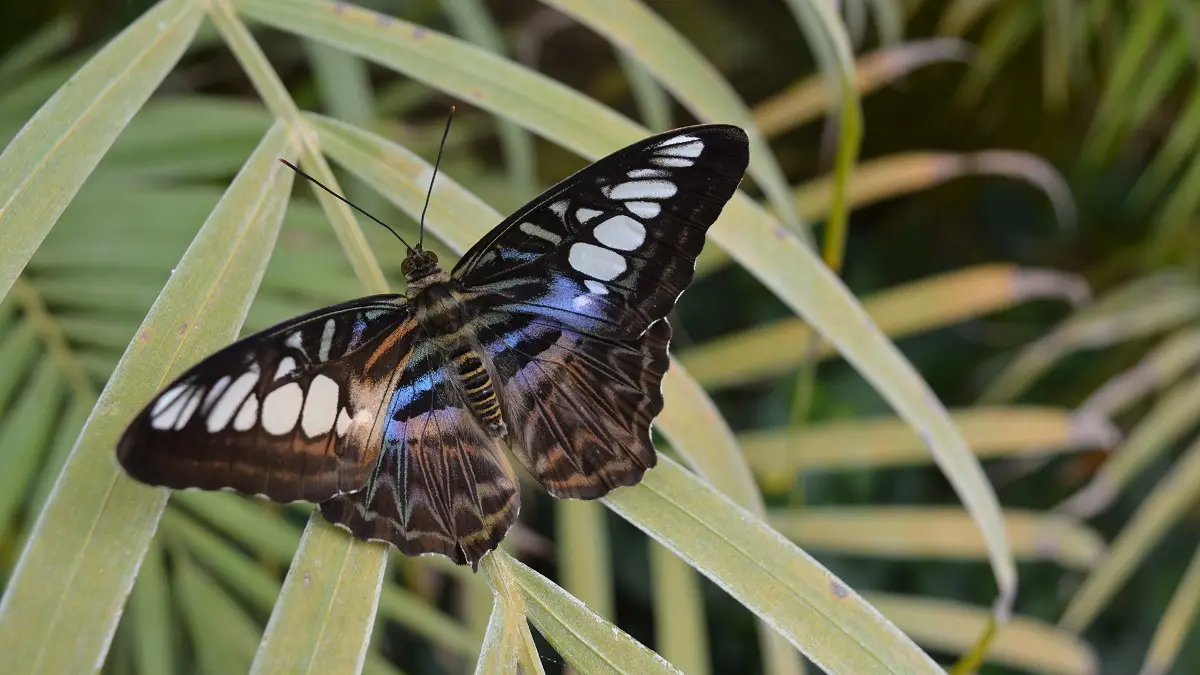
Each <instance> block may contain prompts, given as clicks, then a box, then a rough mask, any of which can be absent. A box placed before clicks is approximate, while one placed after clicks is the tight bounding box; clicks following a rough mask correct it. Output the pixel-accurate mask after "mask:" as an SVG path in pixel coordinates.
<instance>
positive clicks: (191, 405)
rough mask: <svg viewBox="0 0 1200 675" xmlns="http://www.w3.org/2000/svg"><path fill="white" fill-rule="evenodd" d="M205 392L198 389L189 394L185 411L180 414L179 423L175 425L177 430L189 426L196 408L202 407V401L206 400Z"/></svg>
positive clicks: (184, 405)
mask: <svg viewBox="0 0 1200 675" xmlns="http://www.w3.org/2000/svg"><path fill="white" fill-rule="evenodd" d="M203 394H204V390H203V389H201V388H199V387H196V388H193V389H192V390H191V391H189V392H188V393H187V395H188V399H187V402H185V403H184V404H183V410H182V411H181V412H180V413H179V421H178V422H176V423H175V429H176V430H179V429H182V428H184V427H185V426H187V423H188V422H189V421H190V420H191V419H192V415H193V414H195V412H196V408H199V407H200V400H201V399H203V398H204V396H203Z"/></svg>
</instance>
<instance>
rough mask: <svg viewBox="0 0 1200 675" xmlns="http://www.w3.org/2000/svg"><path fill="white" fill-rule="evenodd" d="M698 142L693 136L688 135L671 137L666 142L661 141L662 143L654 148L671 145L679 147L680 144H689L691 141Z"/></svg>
mask: <svg viewBox="0 0 1200 675" xmlns="http://www.w3.org/2000/svg"><path fill="white" fill-rule="evenodd" d="M699 140H700V139H699V138H696V137H695V136H689V135H688V134H680V135H679V136H672V137H671V138H668V139H667V140H665V141H663V142H662V143H659V144H658V146H656V147H659V148H665V147H668V146H671V145H679V144H680V143H691V142H692V141H699Z"/></svg>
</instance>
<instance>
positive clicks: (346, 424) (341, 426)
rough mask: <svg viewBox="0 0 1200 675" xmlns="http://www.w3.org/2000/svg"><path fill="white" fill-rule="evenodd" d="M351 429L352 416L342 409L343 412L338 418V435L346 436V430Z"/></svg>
mask: <svg viewBox="0 0 1200 675" xmlns="http://www.w3.org/2000/svg"><path fill="white" fill-rule="evenodd" d="M349 428H350V414H349V413H347V412H346V409H345V408H342V411H341V412H340V413H338V418H337V435H338V436H345V435H346V430H347V429H349Z"/></svg>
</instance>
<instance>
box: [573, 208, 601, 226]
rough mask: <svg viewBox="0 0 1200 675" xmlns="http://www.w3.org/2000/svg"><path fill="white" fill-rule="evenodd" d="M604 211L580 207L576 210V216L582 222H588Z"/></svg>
mask: <svg viewBox="0 0 1200 675" xmlns="http://www.w3.org/2000/svg"><path fill="white" fill-rule="evenodd" d="M602 213H604V212H603V211H597V210H596V209H578V210H576V211H575V218H577V219H578V220H579V222H581V223H586V222H587V221H589V220H591V219H592V218H595V217H596V216H598V215H600V214H602Z"/></svg>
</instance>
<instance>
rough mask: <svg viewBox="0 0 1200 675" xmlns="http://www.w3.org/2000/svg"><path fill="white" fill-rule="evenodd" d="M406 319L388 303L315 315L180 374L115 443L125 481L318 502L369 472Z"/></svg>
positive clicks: (401, 304) (403, 346) (390, 298)
mask: <svg viewBox="0 0 1200 675" xmlns="http://www.w3.org/2000/svg"><path fill="white" fill-rule="evenodd" d="M415 325H416V321H415V319H414V318H413V317H412V316H411V308H410V306H409V305H408V304H407V303H406V302H405V301H404V298H403V296H399V295H378V296H372V297H367V298H362V299H359V300H355V301H352V302H348V303H345V304H341V305H335V306H333V307H329V308H325V309H322V310H318V311H316V312H312V313H310V314H307V315H304V316H301V317H298V318H296V319H293V320H291V321H287V322H284V323H282V324H279V325H277V326H274V327H272V328H270V329H268V330H265V331H263V332H260V333H257V334H255V335H251V336H249V337H246V338H244V339H242V340H239V341H238V342H235V343H234V344H232V345H230V346H228V347H226V348H224V349H222V350H221V351H219V352H217V353H215V354H213V355H212V356H209V357H208V358H206V359H204V360H203V361H201V362H200V363H198V364H196V365H195V366H193V367H192V368H191V369H189V370H188V371H187V372H185V373H184V374H182V375H181V376H179V377H178V378H177V379H176V380H175V381H174V382H172V383H171V384H170V385H168V386H167V387H166V388H165V389H164V390H163V391H162V392H160V393H159V394H158V395H157V396H155V398H154V399H153V400H151V401H150V403H149V404H148V405H147V406H146V407H145V408H144V409H143V410H142V411H141V412H140V413H139V414H138V415H137V417H136V418H135V419H134V420H133V422H132V423H131V424H130V425H129V427H128V428H127V429H126V431H125V434H124V436H123V437H122V438H121V441H120V443H119V444H118V446H117V459H118V461H119V462H120V463H121V465H122V466H123V467H124V468H125V471H126V472H128V473H129V475H130V476H132V477H133V478H135V479H137V480H139V481H141V482H144V483H149V484H151V485H161V486H165V487H170V488H176V489H181V488H202V489H206V490H213V489H218V488H229V489H233V490H237V491H239V492H244V493H248V494H261V495H265V496H267V497H269V498H271V499H274V500H276V501H283V502H287V501H294V500H309V501H320V500H324V499H329V498H330V497H333V496H335V495H338V494H342V493H346V492H353V491H355V490H358V489H360V488H362V487H363V485H365V484H366V483H367V480H368V479H369V478H370V476H371V473H372V471H373V469H374V467H375V465H376V463H377V460H378V457H379V452H378V449H379V447H380V441H379V438H380V436H381V434H382V430H381V428H380V430H378V431H377V427H380V425H377V424H376V419H377V418H378V417H379V416H380V415H381V414H382V412H383V410H385V409H386V402H387V394H388V392H389V391H390V389H391V385H392V383H393V382H394V381H395V375H394V373H395V372H396V371H397V370H398V369H402V368H403V364H404V362H405V361H406V360H407V359H408V357H409V355H410V354H411V349H412V342H413V340H412V337H413V333H414V329H415Z"/></svg>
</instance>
